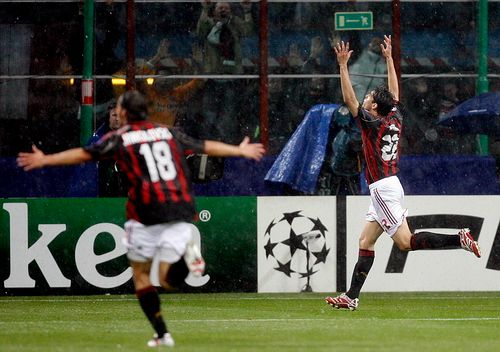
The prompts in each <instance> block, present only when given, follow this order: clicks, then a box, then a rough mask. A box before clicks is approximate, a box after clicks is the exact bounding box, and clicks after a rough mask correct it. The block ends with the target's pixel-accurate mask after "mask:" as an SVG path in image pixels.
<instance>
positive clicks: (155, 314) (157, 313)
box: [130, 261, 174, 347]
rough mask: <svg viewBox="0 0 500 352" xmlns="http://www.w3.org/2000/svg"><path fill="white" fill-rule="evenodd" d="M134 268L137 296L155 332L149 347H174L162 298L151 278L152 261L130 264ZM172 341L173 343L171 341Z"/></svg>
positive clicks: (133, 276) (133, 274)
mask: <svg viewBox="0 0 500 352" xmlns="http://www.w3.org/2000/svg"><path fill="white" fill-rule="evenodd" d="M130 266H131V267H132V279H133V281H134V287H135V294H136V296H137V299H138V300H139V303H140V305H141V308H142V311H143V312H144V314H145V315H146V317H147V318H148V320H149V322H150V323H151V325H152V326H153V329H154V330H155V337H154V338H153V339H152V340H150V341H148V346H149V347H156V346H160V345H166V346H173V345H174V340H173V339H172V337H171V336H170V334H169V333H168V331H167V326H166V325H165V321H164V320H163V316H162V314H161V308H160V296H159V295H158V292H157V291H156V288H155V287H154V286H153V285H152V284H151V280H150V278H149V275H150V272H151V261H148V262H144V263H143V262H134V261H131V262H130ZM170 340H171V341H170Z"/></svg>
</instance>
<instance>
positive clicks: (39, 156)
mask: <svg viewBox="0 0 500 352" xmlns="http://www.w3.org/2000/svg"><path fill="white" fill-rule="evenodd" d="M91 159H92V157H91V155H90V153H88V152H87V151H85V150H84V149H83V148H74V149H68V150H65V151H62V152H60V153H55V154H44V153H43V152H42V151H41V150H40V149H38V148H37V147H36V146H33V147H32V152H31V153H19V154H18V156H17V165H18V166H19V167H22V168H23V169H24V170H25V171H30V170H33V169H39V168H42V167H45V166H57V165H73V164H81V163H84V162H86V161H89V160H91Z"/></svg>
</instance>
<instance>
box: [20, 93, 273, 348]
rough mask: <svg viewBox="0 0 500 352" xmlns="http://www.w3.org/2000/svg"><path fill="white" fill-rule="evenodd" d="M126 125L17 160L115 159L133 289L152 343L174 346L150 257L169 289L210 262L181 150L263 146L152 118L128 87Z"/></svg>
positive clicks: (260, 150)
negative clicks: (124, 187)
mask: <svg viewBox="0 0 500 352" xmlns="http://www.w3.org/2000/svg"><path fill="white" fill-rule="evenodd" d="M117 112H118V115H119V118H120V119H121V120H122V122H123V127H121V128H120V129H118V130H116V131H111V132H109V133H108V134H106V135H105V136H103V137H102V138H101V139H100V140H99V141H98V142H97V143H95V144H93V145H90V146H87V147H84V148H74V149H69V150H66V151H62V152H60V153H55V154H47V155H45V154H44V153H43V152H42V151H40V150H39V149H37V148H36V147H35V146H33V151H32V152H31V153H19V156H18V158H17V163H18V165H19V166H20V167H23V168H24V170H26V171H28V170H33V169H37V168H41V167H45V166H55V165H70V164H79V163H83V162H87V161H90V160H102V159H106V158H111V159H114V160H116V162H117V163H118V165H119V167H120V169H121V170H122V171H123V172H125V173H126V175H127V177H128V181H129V185H130V186H129V191H128V201H127V206H126V208H127V209H126V210H127V222H126V223H125V232H126V238H125V241H124V242H125V245H126V247H127V257H128V259H129V262H130V266H131V267H132V279H133V282H134V287H135V293H136V296H137V298H138V300H139V303H140V305H141V308H142V310H143V312H144V314H145V315H146V317H147V318H148V320H149V321H150V323H151V325H152V326H153V328H154V330H155V336H154V338H153V339H152V340H150V341H149V342H148V346H150V347H156V346H161V345H164V346H168V347H172V346H174V339H173V338H172V336H171V334H170V333H169V332H168V329H167V326H166V324H165V321H164V319H163V317H162V314H161V309H160V297H159V295H158V292H157V291H156V289H155V288H154V287H153V285H152V284H151V281H150V278H149V274H150V271H151V264H152V259H153V257H154V256H155V254H158V255H159V260H160V264H159V270H158V272H159V282H160V284H161V285H162V286H163V287H164V288H166V289H169V288H171V287H175V286H178V285H179V284H180V283H182V281H183V280H184V279H185V278H186V277H187V275H188V274H189V272H192V273H193V275H195V276H200V275H201V274H202V273H203V270H204V268H205V262H204V261H203V258H202V257H201V254H200V253H199V249H198V248H197V247H196V246H195V245H194V243H193V239H192V233H191V225H190V224H189V222H191V221H192V220H193V219H194V216H195V206H194V197H193V193H192V191H191V184H190V180H189V176H188V170H187V167H186V161H185V158H184V153H185V152H186V151H187V150H190V151H192V152H195V153H206V154H208V155H212V156H219V157H224V156H236V157H244V158H248V159H254V160H257V161H258V160H260V159H261V158H262V156H263V155H264V153H265V150H264V147H263V145H262V144H260V143H249V140H248V137H246V138H245V139H244V140H243V142H241V144H240V145H239V146H236V145H229V144H225V143H222V142H217V141H208V140H206V141H202V140H196V139H193V138H191V137H189V136H187V135H185V134H184V133H182V132H181V131H179V130H177V129H175V128H173V129H170V128H168V127H166V126H164V125H160V124H157V123H152V122H149V121H147V117H148V114H147V104H146V100H145V98H144V97H143V96H142V95H141V94H140V93H138V92H137V91H127V92H125V93H124V94H123V95H122V96H120V98H119V99H118V102H117Z"/></svg>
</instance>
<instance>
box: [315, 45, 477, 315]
mask: <svg viewBox="0 0 500 352" xmlns="http://www.w3.org/2000/svg"><path fill="white" fill-rule="evenodd" d="M332 46H333V49H334V51H335V54H336V56H337V61H338V64H339V67H340V83H341V88H342V96H343V98H344V102H345V104H346V105H347V107H348V108H349V110H350V111H351V114H352V116H353V117H354V118H355V120H356V122H357V124H358V125H359V127H360V129H361V135H362V142H363V154H364V158H365V162H366V167H365V177H366V180H367V182H368V185H369V189H370V199H371V203H370V206H369V209H368V213H367V215H366V223H365V226H364V228H363V230H362V232H361V236H360V238H359V256H358V262H357V263H356V265H355V267H354V271H353V274H352V279H351V286H350V288H349V290H348V291H347V292H345V293H343V294H341V295H340V296H337V297H326V298H325V300H326V302H327V303H328V304H329V305H331V306H332V307H335V308H345V309H350V310H354V309H356V308H357V307H358V304H359V299H358V297H359V292H360V291H361V288H362V286H363V283H364V282H365V280H366V277H367V276H368V273H369V272H370V268H371V267H372V264H373V261H374V259H375V251H374V249H375V242H376V241H377V239H378V238H379V236H380V235H381V234H382V233H383V232H386V233H387V234H388V235H389V236H390V237H391V238H392V240H393V241H394V243H395V244H396V245H397V246H398V248H399V249H400V250H402V251H415V250H420V249H445V248H446V249H448V248H463V249H465V250H467V251H470V252H473V253H474V254H475V255H476V257H480V256H481V252H480V249H479V246H478V244H477V242H476V241H474V239H473V237H472V236H471V234H470V231H469V229H461V230H460V231H459V232H458V234H457V235H445V234H438V233H433V232H419V233H415V234H412V233H411V231H410V229H409V227H408V223H407V221H406V215H407V210H406V209H404V208H403V205H402V202H403V197H404V191H403V188H402V186H401V183H400V182H399V179H398V176H397V174H398V161H399V153H400V148H399V141H400V139H401V130H402V127H403V120H404V119H405V118H406V112H405V109H404V107H403V105H402V104H401V103H400V102H399V87H398V80H397V76H396V70H395V69H394V63H393V60H392V46H391V36H384V43H383V44H381V45H380V46H381V50H382V55H383V56H384V58H385V61H386V63H387V75H388V87H383V86H382V87H378V88H376V89H375V90H373V91H371V92H369V93H368V94H367V95H366V96H365V98H364V100H363V104H360V103H359V102H358V101H357V99H356V96H355V94H354V90H353V88H352V84H351V80H350V78H349V71H348V68H347V63H348V61H349V58H350V57H351V54H352V50H350V49H349V43H344V42H341V43H337V44H336V45H333V43H332Z"/></svg>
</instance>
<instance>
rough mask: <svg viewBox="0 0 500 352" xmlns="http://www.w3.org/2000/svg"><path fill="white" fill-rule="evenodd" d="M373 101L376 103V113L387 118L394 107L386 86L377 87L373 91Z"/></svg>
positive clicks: (392, 96)
mask: <svg viewBox="0 0 500 352" xmlns="http://www.w3.org/2000/svg"><path fill="white" fill-rule="evenodd" d="M373 101H374V102H375V103H377V112H378V113H379V114H380V115H382V116H387V115H388V114H389V113H390V112H391V110H392V108H393V107H394V104H395V101H394V95H392V93H391V92H390V91H389V89H388V88H387V87H386V86H379V87H377V88H375V89H374V90H373Z"/></svg>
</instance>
